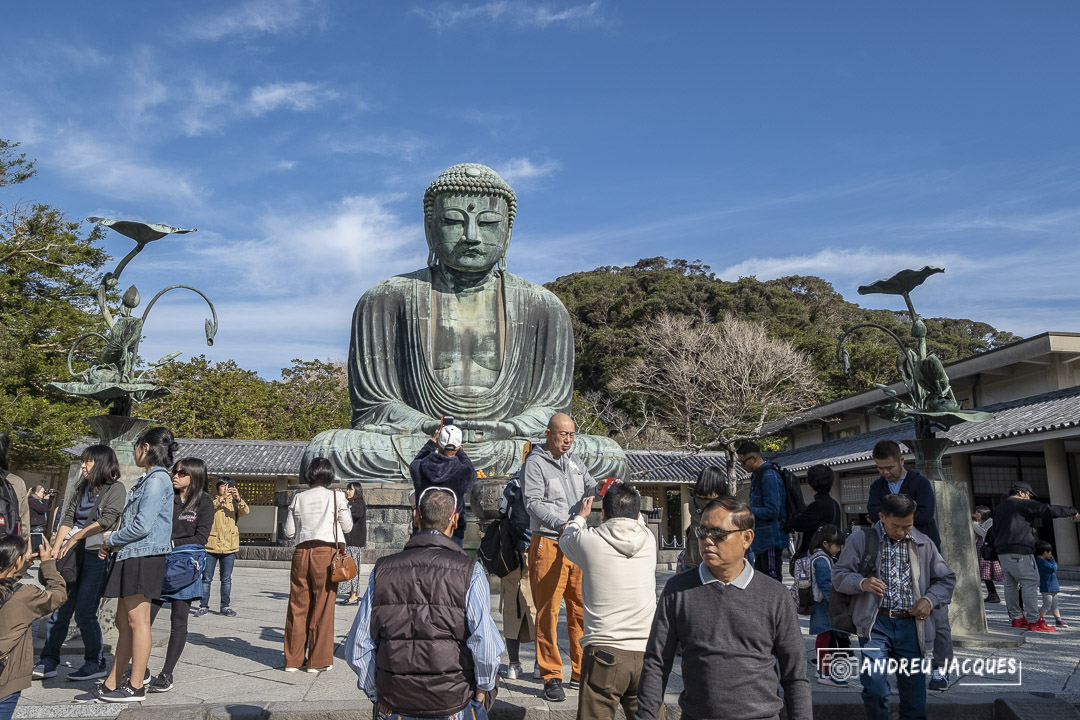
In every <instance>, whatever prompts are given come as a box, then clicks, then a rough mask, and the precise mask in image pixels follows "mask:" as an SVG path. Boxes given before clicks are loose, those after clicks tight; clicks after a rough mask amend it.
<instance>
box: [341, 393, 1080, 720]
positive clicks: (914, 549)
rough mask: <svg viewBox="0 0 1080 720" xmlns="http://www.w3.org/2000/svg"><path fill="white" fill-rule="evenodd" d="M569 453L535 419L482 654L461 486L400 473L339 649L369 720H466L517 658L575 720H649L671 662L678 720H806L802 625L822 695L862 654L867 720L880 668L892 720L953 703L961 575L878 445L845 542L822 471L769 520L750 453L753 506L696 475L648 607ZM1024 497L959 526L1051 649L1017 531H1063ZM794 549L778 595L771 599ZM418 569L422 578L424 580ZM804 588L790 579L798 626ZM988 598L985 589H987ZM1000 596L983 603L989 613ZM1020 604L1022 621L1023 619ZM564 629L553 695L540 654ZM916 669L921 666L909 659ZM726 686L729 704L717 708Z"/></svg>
mask: <svg viewBox="0 0 1080 720" xmlns="http://www.w3.org/2000/svg"><path fill="white" fill-rule="evenodd" d="M574 437H575V426H574V424H573V421H572V420H571V419H570V418H569V417H568V416H566V415H563V414H557V415H555V416H554V417H552V418H551V421H550V423H549V424H548V428H547V430H546V433H545V440H544V442H543V444H539V445H535V446H533V447H532V449H531V451H530V452H529V453H528V455H527V456H526V458H525V460H524V464H523V467H522V469H521V471H520V472H519V473H518V474H517V475H516V476H514V477H513V478H511V480H510V481H509V482H508V483H507V485H506V486H505V489H504V492H503V504H502V506H501V508H500V511H501V512H500V514H501V518H500V523H501V524H502V525H503V526H505V527H506V528H509V531H510V532H511V533H512V536H511V539H512V541H513V544H512V547H514V548H516V550H517V551H518V553H519V558H518V561H517V562H515V563H512V565H513V566H512V567H508V568H507V569H506V571H505V572H504V571H499V572H498V573H497V575H498V576H499V581H500V583H501V588H500V589H501V592H500V596H501V604H502V619H503V637H493V624H492V622H491V618H490V615H489V612H490V611H489V608H488V600H487V597H488V593H487V589H486V586H485V584H484V583H483V582H482V579H481V578H482V574H481V572H480V567H479V563H476V562H472V561H470V560H469V559H468V557H467V556H466V555H465V554H464V553H463V551H462V550H461V548H460V543H459V542H457V538H456V537H455V536H456V535H457V533H456V532H455V531H456V529H457V528H458V527H460V525H461V524H462V522H463V521H462V519H461V517H462V513H463V508H462V506H461V505H462V504H461V496H462V495H463V494H464V493H465V492H467V491H468V485H469V484H470V483H469V482H468V480H469V478H467V477H466V478H465V480H459V481H457V483H458V484H456V485H454V486H451V485H450V483H447V482H443V483H441V484H440V483H438V482H435V483H431V482H428V481H427V480H426V479H425V477H424V474H423V473H417V472H415V468H416V467H417V463H414V474H413V480H414V483H416V490H417V496H418V498H419V500H418V502H417V504H416V508H415V523H416V527H417V532H416V534H415V535H414V536H413V538H412V539H411V540H410V541H409V542H408V543H407V544H406V546H405V549H404V550H403V551H402V552H400V553H398V554H396V555H391V556H388V557H386V558H383V559H381V560H379V561H378V562H377V563H376V565H375V569H374V571H373V572H372V573H371V575H370V577H369V581H368V586H367V589H366V591H365V593H364V597H363V599H362V601H361V603H360V609H359V612H358V613H357V616H356V618H355V620H354V622H353V625H352V629H351V631H350V633H349V636H348V638H347V640H346V644H345V657H346V660H347V662H348V664H349V665H350V667H352V669H353V670H354V671H355V672H356V674H357V676H358V678H359V681H358V686H359V688H360V689H361V690H363V691H364V692H365V693H366V695H367V697H368V698H369V699H370V700H371V701H372V702H373V703H374V710H375V715H376V717H379V718H387V719H393V720H397V719H398V718H413V717H417V718H419V717H424V718H432V717H438V718H453V719H455V720H457V719H458V718H479V717H483V716H484V715H485V709H486V708H488V707H490V704H491V702H492V700H493V698H494V695H495V694H496V693H497V692H498V680H497V676H496V672H495V668H498V667H500V659H501V657H502V653H503V652H505V653H506V658H507V662H506V664H504V665H502V666H501V670H500V674H501V675H502V677H504V678H506V679H516V678H519V677H522V676H524V674H525V671H524V670H523V668H522V665H521V661H520V654H519V653H520V646H521V644H522V643H527V642H530V641H533V642H535V643H536V668H535V670H534V673H533V676H534V677H537V678H539V679H540V680H542V682H543V690H542V693H541V696H542V697H543V698H545V699H546V700H548V701H551V702H561V701H563V700H565V698H566V692H565V688H566V687H570V688H573V689H576V690H577V691H578V693H577V701H578V708H577V716H578V717H580V718H585V719H591V718H614V717H615V715H616V712H617V710H618V708H619V707H622V709H623V712H624V714H625V715H626V717H635V718H641V719H647V718H658V717H661V716H662V714H663V698H664V692H665V689H666V686H667V682H668V679H669V677H670V674H671V672H672V667H673V664H674V661H675V657H676V655H680V656H681V668H682V680H683V690H682V693H681V694H680V696H679V705H680V707H681V710H682V713H683V715H684V716H686V717H692V718H716V717H733V718H734V717H738V718H771V717H778V716H779V714H780V713H781V711H782V710H783V711H785V713H786V715H787V717H788V718H793V719H795V718H811V717H812V716H813V710H812V705H811V695H810V685H809V680H810V678H809V677H808V674H807V668H806V660H805V658H806V652H805V648H804V644H803V640H802V635H801V632H800V629H799V621H798V612H800V611H801V612H805V613H806V614H807V615H809V616H810V618H809V625H810V632H811V634H813V635H815V636H816V637H815V646H816V652H815V659H814V663H815V664H816V666H817V667H816V676H817V678H816V679H817V681H818V682H820V683H823V684H826V685H836V686H845V685H847V684H848V680H847V677H849V674H848V673H847V672H845V673H843V674H841V673H839V672H837V673H836V674H835V675H834V673H833V667H832V666H833V663H836V662H841V661H844V660H846V659H847V658H848V657H849V656H850V652H849V650H850V648H851V647H852V645H853V644H854V642H855V640H857V641H858V646H859V648H860V652H861V655H860V657H861V658H863V659H868V660H870V661H871V662H869V663H866V662H864V663H861V664H860V665H859V667H858V670H857V675H858V677H859V682H860V684H861V686H862V698H863V701H864V705H865V711H866V715H867V717H868V718H870V719H871V720H878V719H880V720H885V718H887V717H888V702H889V696H890V687H889V677H888V673H887V668H888V667H889V666H888V664H886V663H883V662H880V661H882V660H886V659H892V660H894V661H901V662H906V663H907V664H906V665H904V667H908V668H909V671H905V672H903V673H898V674H897V686H898V687H897V690H898V693H899V703H900V713H901V717H910V718H919V717H925V716H926V698H927V689H928V686H929V688H930V689H933V690H943V689H946V688H948V686H949V684H950V682H951V678H950V665H951V663H952V641H951V629H950V627H949V622H948V606H949V603H950V602H951V598H952V593H953V588H954V586H955V582H956V577H955V574H954V572H953V571H952V569H950V568H949V567H948V565H947V564H946V562H945V560H944V558H943V557H942V554H941V550H940V543H941V540H940V536H939V533H938V530H937V527H936V524H935V520H934V510H935V497H934V491H933V486H932V484H931V483H930V481H929V480H928V479H927V478H925V477H923V476H922V475H921V474H919V473H918V472H916V471H915V470H912V469H909V468H907V467H905V464H904V461H903V453H902V450H901V448H900V446H899V445H897V444H896V443H895V442H892V441H882V442H880V443H878V444H877V445H876V446H875V447H874V448H873V452H872V456H873V459H874V463H875V466H876V468H877V470H878V473H879V477H878V479H877V480H876V481H875V482H874V483H873V484H872V485H871V487H870V489H869V492H868V497H867V503H866V507H867V517H866V518H865V519H866V520H867V521H869V524H867V525H862V527H860V528H858V529H855V528H852V529H851V530H849V531H848V532H847V533H845V532H844V531H843V529H842V528H843V527H844V524H845V523H844V516H843V515H842V512H841V508H840V506H839V504H838V503H837V502H836V501H835V500H834V499H833V498H832V496H831V490H832V485H833V482H834V473H833V471H832V470H831V469H830V468H828V467H826V466H815V467H813V468H811V469H810V470H809V471H808V473H807V482H808V484H809V485H810V487H811V489H812V490H813V492H814V498H813V500H812V502H810V504H809V505H806V506H803V507H800V508H798V509H797V510H793V509H792V508H791V506H790V503H789V502H787V501H786V494H787V492H788V488H787V487H786V485H785V482H786V481H785V479H784V473H783V471H782V469H781V468H779V467H778V466H777V465H775V464H774V463H772V462H769V461H767V460H765V459H764V458H763V457H762V455H761V450H760V448H759V447H758V446H757V445H755V444H754V443H746V444H744V445H743V446H741V447H740V448H739V449H738V453H737V457H738V461H739V463H740V465H741V466H742V467H743V468H744V469H745V470H746V471H747V472H748V473H749V474H750V492H749V501H748V502H743V501H741V500H738V499H736V498H734V497H731V496H728V495H726V494H725V490H726V484H725V478H724V476H723V474H722V473H721V472H720V471H719V470H718V469H716V468H708V469H706V470H705V471H703V472H702V473H701V475H700V476H699V478H698V481H697V483H696V485H695V487H694V492H693V494H692V497H691V499H690V513H691V525H690V528H689V530H688V532H687V542H686V551H685V553H684V555H683V557H682V558H681V562H680V565H681V567H680V570H681V571H680V572H679V573H678V574H676V575H675V576H674V577H673V578H671V579H670V580H669V581H668V582H667V584H666V586H665V588H664V590H663V591H662V593H661V594H660V597H659V600H657V599H656V593H655V563H656V553H657V543H656V539H655V538H654V536H653V535H652V533H651V532H650V530H649V529H648V527H647V526H646V524H645V522H644V521H643V519H642V516H641V498H640V495H639V494H638V492H637V491H636V490H635V489H634V488H633V487H631V486H630V485H629V484H624V483H620V482H617V481H616V482H615V483H614V484H611V483H604V484H599V483H598V482H597V481H596V480H595V479H594V478H592V477H591V476H590V474H589V473H588V471H587V469H586V467H585V465H584V463H582V462H581V460H580V459H579V458H578V457H577V456H575V455H574V453H573V452H572V449H571V448H572V445H573V442H574ZM448 439H450V441H449V442H446V441H447V440H448ZM454 440H459V438H454V437H453V436H452V435H451V434H449V433H441V434H440V435H439V436H437V437H436V438H435V439H433V440H432V443H430V445H431V447H430V448H428V451H427V456H431V455H433V454H440V455H441V456H442V457H443V458H444V460H442V461H440V462H441V463H444V464H445V463H446V462H448V461H447V460H446V459H445V458H449V457H457V458H458V459H459V460H458V461H459V462H467V458H464V457H463V456H464V453H463V452H461V451H460V447H457V446H456V445H455V442H454ZM470 469H471V468H470ZM434 476H435V477H439V478H445V477H448V476H449V473H448V472H446V471H445V470H443V471H440V472H436V473H434ZM1031 496H1032V491H1031V488H1030V486H1028V485H1026V484H1025V483H1022V482H1017V483H1015V484H1014V486H1013V488H1012V489H1011V491H1010V493H1009V498H1008V499H1007V500H1004V501H1002V502H1001V503H1000V504H999V505H998V507H997V509H996V511H995V512H994V513H992V514H987V513H984V512H983V511H982V509H979V510H977V512H976V514H975V515H973V521H974V522H976V523H980V525H979V527H978V529H977V530H976V533H975V534H976V537H977V538H978V546H979V552H980V553H982V555H983V556H984V559H983V563H987V564H988V565H989V564H992V567H991V568H990V573H991V575H993V573H995V572H998V570H995V569H994V568H998V567H1004V568H1006V569H1005V570H1004V571H1002V577H1003V578H1004V582H1005V596H1006V599H1007V602H1008V603H1009V614H1010V618H1011V619H1012V624H1013V625H1014V626H1016V627H1022V628H1025V629H1028V630H1031V631H1034V632H1048V631H1053V629H1054V628H1053V627H1049V626H1048V625H1047V623H1046V619H1047V618H1052V619H1053V621H1054V622H1055V624H1056V626H1057V627H1064V626H1065V621H1064V620H1060V619H1059V618H1060V610H1059V609H1058V606H1057V603H1056V598H1057V592H1058V591H1059V589H1060V588H1059V584H1058V583H1057V580H1056V575H1055V572H1056V563H1055V561H1054V559H1053V554H1052V552H1051V549H1050V548H1049V547H1048V546H1045V545H1044V544H1037V543H1036V541H1035V539H1034V538H1035V532H1034V521H1035V520H1036V519H1038V518H1044V519H1049V518H1052V517H1073V518H1074V519H1075V520H1077V521H1080V515H1077V514H1076V510H1075V509H1074V508H1066V507H1059V506H1052V505H1045V504H1043V503H1039V502H1037V501H1035V500H1034V499H1032V497H1031ZM597 502H598V503H599V504H600V505H601V513H600V523H599V525H595V526H594V525H592V524H591V523H590V522H589V518H590V515H591V514H592V509H593V505H594V503H597ZM983 548H986V549H985V550H984V549H983ZM789 549H790V553H791V558H790V559H791V564H790V565H789V574H791V575H793V576H794V577H793V578H792V579H793V580H794V581H795V583H796V584H795V586H794V589H793V590H789V588H786V587H785V586H784V585H783V584H782V583H783V582H784V581H785V578H784V571H783V560H784V559H785V550H789ZM995 550H996V551H997V552H998V553H999V554H998V555H997V556H994V555H993V552H994V551H995ZM1014 556H1016V558H1015V559H1014ZM990 557H994V559H993V560H990V559H987V558H990ZM504 564H505V563H504ZM433 567H434V568H438V569H439V572H437V573H430V572H424V570H428V569H430V568H433ZM983 567H984V566H983V565H982V564H980V573H981V574H982V573H984V572H985V571H984V570H983V569H982V568H983ZM800 577H805V579H806V581H807V582H806V587H805V588H803V589H804V590H805V591H806V598H807V599H806V602H805V606H804V604H803V603H801V602H800V598H801V597H802V595H801V594H800V593H799V592H798V590H799V589H800V588H799V584H798V581H799V579H800ZM987 587H988V589H989V590H991V591H993V589H994V586H993V583H992V581H990V583H989V584H988V585H987ZM1036 591H1038V592H1041V593H1042V606H1041V607H1040V606H1039V605H1038V604H1037V601H1036V597H1035V592H1036ZM995 598H996V592H992V593H991V597H990V598H988V601H993V600H994V599H995ZM1021 598H1024V602H1025V603H1026V604H1025V605H1024V606H1023V607H1026V608H1029V610H1021V605H1020V602H1021ZM793 600H794V602H793ZM563 611H565V618H566V619H565V623H566V637H567V639H568V640H569V643H568V646H567V649H568V650H569V654H570V663H569V665H570V676H569V678H567V677H566V676H565V675H564V669H563V667H564V666H563V657H562V655H561V652H560V646H559V642H558V635H557V628H558V624H559V618H560V614H561V613H562V612H563ZM1024 613H1027V616H1025V615H1024ZM725 648H727V649H733V648H734V649H736V650H737V651H731V652H727V651H725V650H724V649H725ZM406 650H407V651H406ZM927 655H929V656H930V660H929V663H926V662H923V661H922V660H921V659H922V658H924V656H927ZM874 660H878V661H879V662H877V663H875V662H873V661H874ZM916 660H918V662H913V661H916ZM926 668H929V669H930V672H929V673H927V672H925V669H926ZM927 675H929V676H930V677H929V683H928V682H927V680H928V678H927ZM736 678H737V679H738V680H737V683H738V688H739V691H738V692H737V693H732V692H730V688H731V687H732V682H733V681H734V679H736Z"/></svg>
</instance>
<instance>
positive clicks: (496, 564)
mask: <svg viewBox="0 0 1080 720" xmlns="http://www.w3.org/2000/svg"><path fill="white" fill-rule="evenodd" d="M476 556H477V557H478V558H480V563H481V564H482V565H483V566H484V569H485V570H487V571H488V572H489V573H491V574H492V575H494V576H495V577H497V578H503V577H506V576H507V575H509V574H510V573H512V572H514V571H515V570H517V569H518V568H519V567H521V552H520V551H519V550H518V538H517V533H516V532H514V527H513V525H511V523H510V518H509V517H508V516H507V515H506V514H505V513H500V514H499V517H497V518H495V519H494V520H492V521H491V523H490V524H489V525H488V526H487V530H485V531H484V537H482V538H481V539H480V547H479V548H478V549H477V551H476Z"/></svg>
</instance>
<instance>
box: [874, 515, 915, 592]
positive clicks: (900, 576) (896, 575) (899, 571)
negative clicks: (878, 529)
mask: <svg viewBox="0 0 1080 720" xmlns="http://www.w3.org/2000/svg"><path fill="white" fill-rule="evenodd" d="M883 535H884V533H883ZM884 540H885V542H883V543H882V545H881V579H882V580H884V581H885V596H884V598H882V602H881V607H882V608H883V609H885V610H910V609H911V606H912V605H914V604H915V591H914V588H913V585H914V583H913V582H912V578H911V556H910V555H909V553H910V550H911V544H912V541H911V538H909V537H906V538H904V539H903V540H900V541H896V540H893V539H892V538H890V537H889V536H888V535H884Z"/></svg>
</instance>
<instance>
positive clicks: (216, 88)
mask: <svg viewBox="0 0 1080 720" xmlns="http://www.w3.org/2000/svg"><path fill="white" fill-rule="evenodd" d="M189 82H190V86H189V87H188V88H187V89H186V91H185V92H184V93H183V94H184V102H183V103H182V104H181V106H180V107H179V108H178V111H177V113H176V118H177V121H178V122H179V123H180V129H181V131H182V132H183V133H184V134H185V135H187V136H188V137H197V136H199V135H205V134H207V133H214V132H220V131H221V130H222V129H223V128H224V126H225V125H226V124H227V122H228V120H229V118H230V117H231V116H233V114H234V113H233V112H232V111H231V110H230V105H231V101H232V99H233V98H234V97H235V94H236V92H237V91H236V88H235V87H234V86H233V85H232V83H230V82H228V81H225V80H216V79H212V78H208V77H206V76H205V75H203V74H201V73H199V74H196V75H194V76H193V77H191V78H190V80H189Z"/></svg>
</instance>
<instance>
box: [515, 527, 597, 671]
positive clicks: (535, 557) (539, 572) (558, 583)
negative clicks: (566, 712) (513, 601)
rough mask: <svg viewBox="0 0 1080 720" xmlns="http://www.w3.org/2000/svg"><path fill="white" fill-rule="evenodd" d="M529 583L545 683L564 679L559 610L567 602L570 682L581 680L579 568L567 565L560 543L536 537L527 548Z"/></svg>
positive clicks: (538, 661) (582, 611)
mask: <svg viewBox="0 0 1080 720" xmlns="http://www.w3.org/2000/svg"><path fill="white" fill-rule="evenodd" d="M529 583H530V585H531V586H532V597H533V603H535V604H536V664H537V665H539V666H540V673H541V675H542V676H543V678H544V681H545V682H546V681H548V680H551V679H552V678H558V679H560V680H561V679H563V672H562V670H563V667H562V655H560V654H559V644H558V640H559V636H558V632H557V628H558V625H559V610H560V606H561V605H562V604H563V600H565V601H566V634H567V635H568V636H569V639H570V679H571V680H577V679H578V678H579V677H580V676H581V635H582V633H583V632H584V630H585V608H584V605H583V604H582V601H581V568H579V567H578V566H577V565H575V564H574V563H572V562H570V560H569V559H567V557H566V556H565V555H563V552H562V550H560V549H559V543H557V542H556V541H554V540H552V539H551V538H546V537H542V536H540V535H538V534H534V535H533V536H532V543H531V544H530V545H529Z"/></svg>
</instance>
